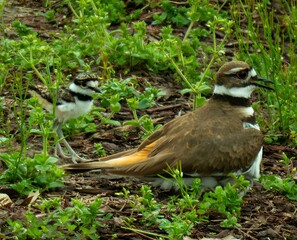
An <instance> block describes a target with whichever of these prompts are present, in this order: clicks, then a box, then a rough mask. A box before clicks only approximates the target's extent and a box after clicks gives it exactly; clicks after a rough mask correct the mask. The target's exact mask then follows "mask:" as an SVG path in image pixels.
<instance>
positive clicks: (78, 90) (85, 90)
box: [69, 83, 94, 96]
mask: <svg viewBox="0 0 297 240" xmlns="http://www.w3.org/2000/svg"><path fill="white" fill-rule="evenodd" d="M69 89H70V90H71V91H73V92H76V93H80V94H84V95H87V96H92V95H93V94H94V91H93V90H92V89H89V88H81V87H79V86H77V85H76V84H75V83H71V84H70V86H69Z"/></svg>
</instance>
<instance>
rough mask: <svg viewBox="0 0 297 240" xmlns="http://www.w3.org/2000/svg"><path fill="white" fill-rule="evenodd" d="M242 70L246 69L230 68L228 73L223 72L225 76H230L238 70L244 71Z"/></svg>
mask: <svg viewBox="0 0 297 240" xmlns="http://www.w3.org/2000/svg"><path fill="white" fill-rule="evenodd" d="M244 69H246V68H242V67H237V68H232V69H230V70H229V71H228V72H225V74H227V75H231V74H234V73H237V72H239V71H240V70H244Z"/></svg>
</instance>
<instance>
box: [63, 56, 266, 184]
mask: <svg viewBox="0 0 297 240" xmlns="http://www.w3.org/2000/svg"><path fill="white" fill-rule="evenodd" d="M259 82H271V81H269V80H266V79H263V78H260V77H257V74H256V72H255V70H254V69H253V68H251V67H250V66H249V65H248V64H247V63H244V62H241V61H234V62H229V63H226V64H224V65H223V66H222V67H221V68H220V69H219V71H218V72H217V74H216V83H215V86H214V91H213V95H212V97H211V98H210V99H209V100H208V101H207V103H206V104H205V105H204V106H202V107H201V108H198V109H197V110H195V111H194V112H190V113H187V114H185V115H183V116H181V117H177V118H176V119H174V120H172V121H170V122H168V123H167V124H165V125H164V126H163V127H162V128H160V129H159V130H158V131H156V132H155V133H153V134H152V135H151V136H150V137H149V138H147V139H146V140H145V141H144V142H142V143H141V144H140V146H139V147H138V148H137V149H132V150H129V151H126V152H122V153H118V154H114V155H111V156H108V157H105V158H101V159H99V160H100V161H96V162H89V163H81V164H77V165H74V164H68V165H64V166H63V168H64V169H65V170H66V171H68V172H75V171H86V170H92V169H104V170H105V171H106V172H107V173H110V174H116V175H122V176H136V177H151V176H156V175H159V174H161V175H162V174H164V173H165V172H164V170H165V171H166V170H168V167H170V168H174V167H177V165H178V164H181V167H182V171H183V176H184V178H185V182H186V183H187V182H190V180H189V179H187V177H189V178H191V177H200V178H201V183H202V187H204V188H212V187H215V186H216V185H219V184H224V183H225V182H226V180H227V181H228V174H230V173H235V174H237V175H241V174H243V175H244V176H246V177H247V178H248V179H250V180H252V179H253V178H258V177H259V175H260V162H261V159H262V141H263V136H262V134H261V132H260V129H259V126H258V124H257V123H256V119H255V114H254V110H253V108H252V107H251V103H250V100H249V98H250V96H251V94H252V92H253V91H254V90H255V89H256V87H263V88H268V89H269V87H267V86H265V85H262V84H261V83H259ZM155 184H157V185H159V186H161V188H164V189H168V188H171V187H172V186H171V183H170V182H167V181H164V180H163V179H161V178H159V179H158V180H156V181H155Z"/></svg>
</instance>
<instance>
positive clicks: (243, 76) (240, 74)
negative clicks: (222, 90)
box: [236, 70, 249, 79]
mask: <svg viewBox="0 0 297 240" xmlns="http://www.w3.org/2000/svg"><path fill="white" fill-rule="evenodd" d="M248 75H249V72H248V70H242V71H239V72H238V73H236V76H237V77H238V78H239V79H246V78H247V76H248Z"/></svg>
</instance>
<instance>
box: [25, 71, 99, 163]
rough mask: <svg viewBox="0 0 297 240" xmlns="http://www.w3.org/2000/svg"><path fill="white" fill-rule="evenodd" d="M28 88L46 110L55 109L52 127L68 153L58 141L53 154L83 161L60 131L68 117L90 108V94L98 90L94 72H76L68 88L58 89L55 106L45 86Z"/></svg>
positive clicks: (73, 116) (76, 115) (78, 114)
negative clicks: (66, 151)
mask: <svg viewBox="0 0 297 240" xmlns="http://www.w3.org/2000/svg"><path fill="white" fill-rule="evenodd" d="M30 89H31V90H29V93H30V94H31V95H32V96H36V97H37V98H38V100H39V102H40V103H41V104H42V105H43V107H44V108H45V109H46V110H47V111H48V112H53V111H55V117H56V118H55V120H54V124H53V129H54V130H55V131H56V132H57V134H58V136H59V139H60V141H61V142H62V143H63V144H64V145H65V147H66V148H67V150H68V153H64V152H63V150H62V147H61V144H60V142H58V143H57V145H56V148H55V154H56V155H57V153H58V154H60V156H61V157H63V158H71V159H72V162H73V163H77V162H76V160H80V161H84V159H83V158H81V157H80V156H78V154H77V153H76V152H75V151H74V150H73V149H72V147H71V146H70V145H69V144H68V142H67V141H66V139H65V137H64V134H63V131H62V125H63V124H64V123H65V122H67V121H68V120H69V119H71V118H77V117H79V116H81V115H83V114H85V113H87V112H89V111H90V110H91V108H92V105H93V97H92V95H94V93H95V92H99V89H98V76H96V75H95V74H85V73H80V74H78V75H77V76H76V77H75V78H74V80H73V82H72V83H71V84H70V86H69V88H68V89H65V88H60V89H59V92H58V98H57V100H56V106H54V101H53V98H52V96H50V94H49V92H48V91H47V90H48V89H46V88H45V86H41V85H37V86H31V87H30Z"/></svg>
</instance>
